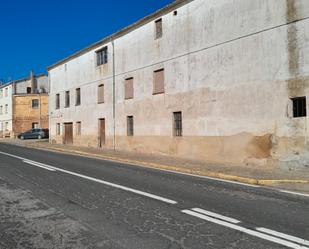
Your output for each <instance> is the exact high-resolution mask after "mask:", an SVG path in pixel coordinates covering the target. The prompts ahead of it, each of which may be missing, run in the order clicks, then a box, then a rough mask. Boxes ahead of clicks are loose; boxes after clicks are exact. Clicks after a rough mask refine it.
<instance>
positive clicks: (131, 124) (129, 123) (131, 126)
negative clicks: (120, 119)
mask: <svg viewBox="0 0 309 249" xmlns="http://www.w3.org/2000/svg"><path fill="white" fill-rule="evenodd" d="M127 135H128V136H130V137H131V136H133V135H134V121H133V116H127Z"/></svg>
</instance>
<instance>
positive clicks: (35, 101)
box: [32, 99, 39, 109]
mask: <svg viewBox="0 0 309 249" xmlns="http://www.w3.org/2000/svg"><path fill="white" fill-rule="evenodd" d="M38 108H39V100H38V99H33V100H32V109H38Z"/></svg>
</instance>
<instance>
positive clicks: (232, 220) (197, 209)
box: [192, 208, 241, 224]
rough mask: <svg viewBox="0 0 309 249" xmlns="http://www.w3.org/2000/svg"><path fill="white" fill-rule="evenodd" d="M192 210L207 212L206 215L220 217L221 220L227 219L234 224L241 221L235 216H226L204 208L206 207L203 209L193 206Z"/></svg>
mask: <svg viewBox="0 0 309 249" xmlns="http://www.w3.org/2000/svg"><path fill="white" fill-rule="evenodd" d="M192 210H193V211H195V212H198V213H201V214H205V215H207V216H210V217H213V218H218V219H220V220H225V221H227V222H231V223H234V224H238V223H241V221H239V220H236V219H234V218H230V217H227V216H224V215H221V214H217V213H214V212H210V211H207V210H204V209H201V208H192Z"/></svg>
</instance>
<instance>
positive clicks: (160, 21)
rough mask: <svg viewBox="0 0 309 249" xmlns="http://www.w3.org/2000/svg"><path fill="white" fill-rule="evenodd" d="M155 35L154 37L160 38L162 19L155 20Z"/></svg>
mask: <svg viewBox="0 0 309 249" xmlns="http://www.w3.org/2000/svg"><path fill="white" fill-rule="evenodd" d="M155 27H156V30H155V37H156V39H160V38H161V37H162V35H163V28H162V19H159V20H157V21H155Z"/></svg>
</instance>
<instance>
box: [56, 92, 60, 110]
mask: <svg viewBox="0 0 309 249" xmlns="http://www.w3.org/2000/svg"><path fill="white" fill-rule="evenodd" d="M56 109H60V94H59V93H58V94H56Z"/></svg>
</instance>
